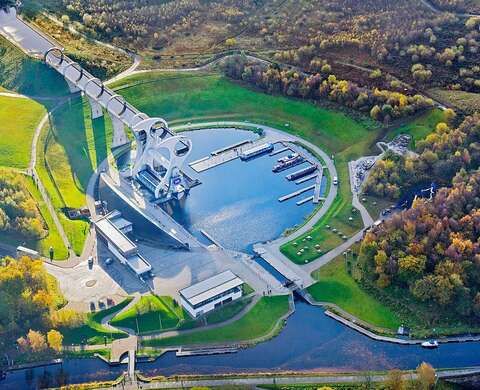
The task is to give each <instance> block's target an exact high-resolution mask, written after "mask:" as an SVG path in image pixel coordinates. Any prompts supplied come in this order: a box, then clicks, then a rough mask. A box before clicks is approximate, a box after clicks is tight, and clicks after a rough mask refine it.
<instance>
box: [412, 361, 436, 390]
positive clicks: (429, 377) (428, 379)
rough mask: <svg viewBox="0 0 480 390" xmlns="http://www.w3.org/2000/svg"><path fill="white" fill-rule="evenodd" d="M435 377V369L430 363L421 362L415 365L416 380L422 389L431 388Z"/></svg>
mask: <svg viewBox="0 0 480 390" xmlns="http://www.w3.org/2000/svg"><path fill="white" fill-rule="evenodd" d="M436 378H437V374H436V373H435V369H434V368H433V367H432V366H431V365H430V364H428V363H425V362H422V363H421V364H420V365H419V366H418V367H417V380H418V382H419V384H420V386H421V388H422V389H423V390H428V389H431V388H432V386H433V385H434V384H435V380H436Z"/></svg>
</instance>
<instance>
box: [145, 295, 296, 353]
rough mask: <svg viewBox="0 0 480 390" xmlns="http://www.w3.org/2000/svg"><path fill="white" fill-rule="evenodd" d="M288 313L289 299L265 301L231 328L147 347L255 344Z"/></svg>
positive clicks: (155, 341)
mask: <svg viewBox="0 0 480 390" xmlns="http://www.w3.org/2000/svg"><path fill="white" fill-rule="evenodd" d="M288 309H289V303H288V296H287V295H283V296H274V297H262V298H261V299H260V300H259V301H258V302H257V304H256V305H255V306H254V307H253V308H252V309H251V310H250V311H249V312H248V313H247V314H245V315H244V316H243V317H242V318H241V319H239V320H238V321H235V322H233V323H231V324H229V325H225V326H223V327H219V328H216V329H209V330H203V331H202V330H199V331H197V332H192V333H188V334H184V335H179V336H175V337H170V338H166V339H156V340H148V341H145V342H144V344H145V345H150V346H157V347H165V346H171V345H191V344H209V343H226V342H231V341H249V340H255V339H257V338H259V337H262V336H266V335H267V334H269V332H271V331H273V330H274V329H275V327H276V326H277V325H278V320H279V319H280V318H281V317H282V316H284V315H285V314H287V312H288Z"/></svg>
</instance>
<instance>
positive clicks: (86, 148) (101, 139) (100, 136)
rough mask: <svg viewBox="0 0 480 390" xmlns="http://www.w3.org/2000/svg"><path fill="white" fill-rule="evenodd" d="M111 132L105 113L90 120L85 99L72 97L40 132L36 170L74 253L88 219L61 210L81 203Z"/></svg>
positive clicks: (109, 139)
mask: <svg viewBox="0 0 480 390" xmlns="http://www.w3.org/2000/svg"><path fill="white" fill-rule="evenodd" d="M111 133H112V127H111V122H110V119H109V117H107V116H105V117H102V118H99V119H96V120H94V121H92V119H91V112H90V108H89V105H88V103H87V101H86V100H85V99H82V98H76V99H74V100H73V101H72V102H71V103H68V104H66V105H64V106H62V107H61V108H60V109H59V110H58V111H56V112H55V113H54V114H53V120H52V123H51V124H50V126H46V127H45V129H43V131H42V134H41V136H40V141H39V145H41V147H39V148H38V150H37V153H38V156H37V171H38V174H39V176H40V178H41V180H42V182H43V184H44V185H45V188H46V189H47V191H48V193H49V196H50V198H51V200H52V203H53V205H54V207H55V209H56V210H57V214H58V215H59V218H60V222H61V223H62V225H63V228H64V230H65V232H66V234H67V236H68V238H69V241H70V243H71V245H72V248H73V249H74V251H75V253H77V254H78V255H79V254H81V252H82V249H83V245H84V242H85V238H86V236H87V234H88V223H87V222H86V221H83V220H78V221H72V220H70V219H68V218H67V217H66V215H65V213H64V210H65V209H66V208H79V207H82V206H85V202H86V200H85V191H86V188H87V185H88V180H89V178H90V176H91V175H92V173H93V171H94V170H95V169H96V167H97V165H98V164H99V163H100V162H101V161H103V160H104V159H105V158H106V156H107V154H108V150H109V145H110V143H111Z"/></svg>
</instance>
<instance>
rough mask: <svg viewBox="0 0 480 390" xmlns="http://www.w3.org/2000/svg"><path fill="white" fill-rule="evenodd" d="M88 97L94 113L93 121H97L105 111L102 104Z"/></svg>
mask: <svg viewBox="0 0 480 390" xmlns="http://www.w3.org/2000/svg"><path fill="white" fill-rule="evenodd" d="M87 97H88V102H89V103H90V108H91V111H92V119H97V118H100V117H102V116H103V109H102V106H101V105H100V103H99V102H98V101H96V100H94V99H92V98H91V97H90V96H87Z"/></svg>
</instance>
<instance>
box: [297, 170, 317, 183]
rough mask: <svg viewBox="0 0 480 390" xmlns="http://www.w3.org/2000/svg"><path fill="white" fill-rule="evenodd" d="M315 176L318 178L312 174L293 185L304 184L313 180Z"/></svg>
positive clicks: (315, 174)
mask: <svg viewBox="0 0 480 390" xmlns="http://www.w3.org/2000/svg"><path fill="white" fill-rule="evenodd" d="M317 176H318V173H314V174H312V175H309V176H305V177H302V178H301V179H300V180H297V181H296V182H295V184H297V185H298V184H302V183H305V182H306V181H309V180H312V179H315V178H316V177H317Z"/></svg>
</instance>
